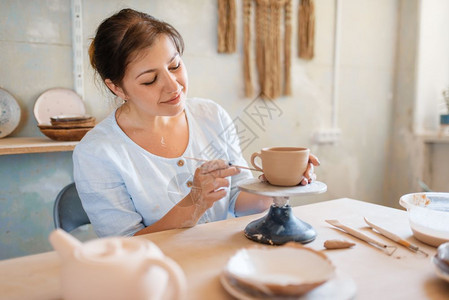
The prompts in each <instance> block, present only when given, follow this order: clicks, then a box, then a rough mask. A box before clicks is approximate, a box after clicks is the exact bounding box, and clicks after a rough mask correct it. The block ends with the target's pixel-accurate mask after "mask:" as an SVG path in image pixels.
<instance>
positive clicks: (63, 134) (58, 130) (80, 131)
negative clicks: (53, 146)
mask: <svg viewBox="0 0 449 300" xmlns="http://www.w3.org/2000/svg"><path fill="white" fill-rule="evenodd" d="M38 127H39V129H40V131H41V132H42V133H43V134H44V135H45V136H47V137H49V138H50V139H52V140H55V141H80V140H81V139H82V138H83V137H84V136H85V135H86V133H87V132H88V131H89V130H91V129H92V128H93V126H90V127H73V128H66V127H60V126H51V125H38Z"/></svg>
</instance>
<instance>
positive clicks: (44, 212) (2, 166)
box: [0, 152, 73, 259]
mask: <svg viewBox="0 0 449 300" xmlns="http://www.w3.org/2000/svg"><path fill="white" fill-rule="evenodd" d="M72 171H73V168H72V152H56V153H36V154H18V155H4V156H0V259H6V258H11V257H17V256H23V255H27V254H32V253H39V252H44V251H48V250H51V249H52V248H51V246H50V244H49V242H48V235H49V233H50V232H51V230H53V229H54V226H53V202H54V200H55V198H56V195H57V194H58V192H59V190H61V189H62V188H63V187H64V186H65V185H67V184H68V183H70V182H72V181H73V176H72Z"/></svg>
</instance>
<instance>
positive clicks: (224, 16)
mask: <svg viewBox="0 0 449 300" xmlns="http://www.w3.org/2000/svg"><path fill="white" fill-rule="evenodd" d="M235 24H236V12H235V0H218V52H219V53H233V52H235V49H236V25H235Z"/></svg>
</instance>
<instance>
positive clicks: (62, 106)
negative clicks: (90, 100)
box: [34, 88, 86, 125]
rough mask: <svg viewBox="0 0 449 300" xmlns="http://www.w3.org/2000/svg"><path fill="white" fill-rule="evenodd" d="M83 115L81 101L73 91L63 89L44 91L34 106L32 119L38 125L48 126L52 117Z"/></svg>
mask: <svg viewBox="0 0 449 300" xmlns="http://www.w3.org/2000/svg"><path fill="white" fill-rule="evenodd" d="M85 114H86V108H85V106H84V102H83V99H81V97H80V96H79V95H78V94H77V93H75V91H73V90H70V89H65V88H54V89H49V90H47V91H45V92H44V93H42V94H41V95H40V96H39V98H37V100H36V103H35V104H34V117H35V118H36V120H37V123H38V124H39V125H50V124H51V120H50V118H51V117H54V116H61V115H70V116H83V115H85Z"/></svg>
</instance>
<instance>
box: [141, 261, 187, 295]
mask: <svg viewBox="0 0 449 300" xmlns="http://www.w3.org/2000/svg"><path fill="white" fill-rule="evenodd" d="M153 266H158V267H161V268H162V269H164V270H165V271H167V273H168V276H169V280H168V282H173V283H174V287H175V289H174V294H173V299H177V300H180V299H184V298H185V295H186V291H187V282H186V277H185V275H184V272H183V271H182V269H181V267H180V266H179V265H178V264H177V263H175V262H174V261H173V260H172V259H170V258H168V257H163V258H153V257H148V258H146V259H145V262H144V263H143V265H142V269H141V270H142V271H146V270H148V269H149V268H150V267H153Z"/></svg>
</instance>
